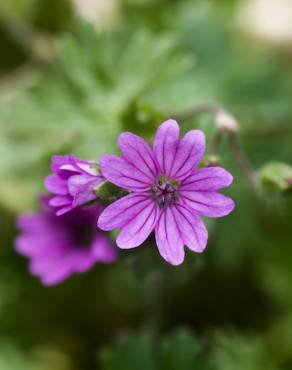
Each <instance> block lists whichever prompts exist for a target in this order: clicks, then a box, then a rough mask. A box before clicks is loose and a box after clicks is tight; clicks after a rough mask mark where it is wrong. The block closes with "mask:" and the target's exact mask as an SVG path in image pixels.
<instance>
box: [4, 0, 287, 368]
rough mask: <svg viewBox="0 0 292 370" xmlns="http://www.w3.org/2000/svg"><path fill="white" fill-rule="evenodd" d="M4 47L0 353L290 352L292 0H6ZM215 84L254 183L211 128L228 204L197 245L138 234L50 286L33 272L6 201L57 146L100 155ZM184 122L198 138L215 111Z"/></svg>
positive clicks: (81, 361)
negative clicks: (174, 244)
mask: <svg viewBox="0 0 292 370" xmlns="http://www.w3.org/2000/svg"><path fill="white" fill-rule="evenodd" d="M0 55H1V57H0V169H1V176H0V370H52V369H54V370H96V369H101V370H205V369H206V370H207V369H208V370H270V369H271V370H276V369H283V370H291V369H292V221H291V220H292V199H291V194H290V192H289V186H288V182H286V180H289V178H288V179H287V178H286V177H287V176H288V177H289V176H290V180H291V178H292V176H291V168H290V167H285V169H284V170H283V167H282V165H281V164H279V163H281V162H283V163H286V164H287V166H289V164H290V165H291V162H292V150H291V148H292V3H291V1H290V0H277V1H275V0H246V1H245V0H242V1H240V0H238V1H232V0H217V1H215V0H213V1H212V0H193V1H192V0H74V1H73V0H72V1H70V0H1V2H0ZM209 101H214V102H217V103H218V104H221V105H223V106H224V107H225V108H226V109H227V110H228V111H230V112H231V113H232V114H234V115H235V117H237V119H238V120H239V121H240V124H241V130H240V141H241V144H242V147H243V149H244V150H245V152H246V154H247V156H248V158H249V160H250V162H251V164H252V166H253V167H254V169H255V170H256V171H257V173H258V174H259V178H260V179H261V183H262V189H261V192H260V194H257V193H256V192H255V191H254V189H253V187H252V186H251V184H250V183H249V182H248V181H247V180H246V178H245V177H244V176H243V175H242V174H241V172H240V171H239V170H238V168H237V166H236V164H235V161H234V158H233V156H232V155H231V152H230V148H229V146H228V143H227V142H226V141H225V142H223V143H222V146H221V150H220V160H221V162H222V165H223V166H224V167H226V168H227V169H229V170H230V171H231V172H232V173H233V174H234V177H235V181H234V184H233V186H232V187H231V188H230V190H228V193H229V194H230V195H231V196H232V197H233V198H234V199H235V201H236V204H237V207H236V210H235V211H234V212H233V213H232V214H231V215H230V216H228V217H226V218H223V219H217V220H211V221H210V220H208V221H207V225H208V229H209V233H210V237H209V238H210V240H209V244H208V248H207V251H206V252H205V253H204V254H203V255H195V254H191V253H187V256H186V260H185V263H184V264H183V265H182V266H181V267H178V268H174V267H171V266H168V265H167V264H166V263H165V262H164V261H163V260H162V259H161V258H160V257H159V255H158V252H157V250H156V248H155V244H154V241H153V240H152V239H151V238H150V240H149V241H148V242H146V243H145V247H141V248H139V249H136V250H135V251H122V252H121V253H120V259H119V261H118V262H117V263H115V264H113V265H111V266H99V265H96V266H95V268H94V269H92V270H91V271H89V272H88V273H85V274H83V275H78V276H74V277H72V278H71V279H70V280H68V281H66V282H64V283H63V284H60V285H59V286H56V287H51V288H47V287H43V286H41V285H40V283H39V282H38V280H37V279H36V278H34V277H32V276H30V275H29V272H28V269H27V261H26V259H24V258H22V257H20V256H19V255H17V254H16V252H15V251H14V248H13V240H14V238H15V236H16V234H17V231H16V229H15V226H14V225H15V219H16V217H17V215H19V214H20V213H21V212H23V211H27V210H30V209H34V208H36V207H37V204H36V199H37V196H38V194H39V193H41V192H43V191H44V188H43V178H44V176H45V175H46V174H47V173H48V170H49V169H48V166H49V163H50V156H51V155H52V154H53V153H59V154H63V153H71V152H72V153H74V154H76V155H77V156H80V157H82V158H84V159H98V157H99V156H100V155H101V154H103V153H106V152H108V153H111V152H115V151H116V150H117V149H116V138H117V135H118V134H119V132H121V131H123V130H130V131H133V132H135V133H137V134H140V135H143V136H145V137H146V138H148V139H151V138H152V137H153V134H154V131H155V128H156V127H157V126H158V124H159V123H160V122H161V121H162V120H163V119H164V118H166V117H168V116H170V115H171V114H172V113H173V112H182V111H184V110H185V109H188V108H190V107H193V106H195V105H196V104H199V103H202V102H209ZM181 126H182V129H183V131H185V130H187V129H190V128H192V127H200V128H202V129H203V130H204V131H205V132H206V135H207V143H208V144H210V140H211V137H212V134H213V120H212V117H209V116H206V117H201V118H197V119H191V120H188V121H185V122H181ZM275 161H276V162H279V163H274V162H275ZM283 172H285V176H286V177H285V176H284V175H283ZM286 173H288V175H286ZM283 176H284V177H285V178H284V180H283ZM147 246H148V248H147Z"/></svg>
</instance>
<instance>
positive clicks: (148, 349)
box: [100, 333, 156, 370]
mask: <svg viewBox="0 0 292 370" xmlns="http://www.w3.org/2000/svg"><path fill="white" fill-rule="evenodd" d="M100 362H101V369H102V370H121V369H127V370H156V367H155V362H154V357H153V343H152V339H151V336H150V335H148V334H143V333H142V334H137V335H135V336H132V337H129V336H122V337H120V339H119V340H118V342H117V344H116V345H115V346H114V347H112V348H108V349H104V350H103V351H102V352H101V354H100Z"/></svg>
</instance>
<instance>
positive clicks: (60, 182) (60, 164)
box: [45, 155, 104, 216]
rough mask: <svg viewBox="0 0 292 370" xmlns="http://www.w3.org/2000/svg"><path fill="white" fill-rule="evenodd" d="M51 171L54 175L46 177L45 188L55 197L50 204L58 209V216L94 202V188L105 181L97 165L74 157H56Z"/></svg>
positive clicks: (53, 159)
mask: <svg viewBox="0 0 292 370" xmlns="http://www.w3.org/2000/svg"><path fill="white" fill-rule="evenodd" d="M51 169H52V171H53V172H54V174H52V175H49V176H47V177H46V179H45V187H46V188H47V190H48V191H50V192H51V193H53V194H54V195H55V196H54V197H52V198H51V199H50V201H49V204H50V206H52V207H56V208H57V212H56V214H57V216H60V215H62V214H64V213H66V212H68V211H71V210H72V209H73V208H75V207H77V206H81V205H84V204H86V203H88V202H90V201H92V200H94V199H95V198H96V195H95V194H94V188H95V187H96V186H97V185H99V184H100V183H101V182H102V181H104V178H103V177H102V176H101V175H100V174H99V173H98V172H97V163H94V162H89V161H83V160H80V159H78V158H76V157H75V156H73V155H54V156H53V157H52V165H51Z"/></svg>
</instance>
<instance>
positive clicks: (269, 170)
mask: <svg viewBox="0 0 292 370" xmlns="http://www.w3.org/2000/svg"><path fill="white" fill-rule="evenodd" d="M259 178H260V181H261V183H262V186H263V188H264V189H265V190H267V191H270V192H274V193H282V192H284V191H286V190H288V189H289V188H291V187H292V167H291V166H289V165H288V164H286V163H281V162H270V163H268V164H266V165H265V166H264V167H263V168H262V169H261V170H260V171H259Z"/></svg>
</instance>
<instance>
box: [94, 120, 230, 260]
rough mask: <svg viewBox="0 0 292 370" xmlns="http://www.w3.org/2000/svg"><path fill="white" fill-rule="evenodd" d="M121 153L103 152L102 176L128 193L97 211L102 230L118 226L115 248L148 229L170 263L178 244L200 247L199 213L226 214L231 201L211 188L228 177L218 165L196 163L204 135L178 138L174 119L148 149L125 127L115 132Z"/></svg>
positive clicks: (134, 242) (130, 244)
mask: <svg viewBox="0 0 292 370" xmlns="http://www.w3.org/2000/svg"><path fill="white" fill-rule="evenodd" d="M119 148H120V150H121V152H122V157H121V158H119V157H117V156H115V155H104V156H103V157H102V158H101V160H100V167H101V171H102V174H103V175H104V177H105V178H106V179H107V180H108V181H110V182H112V183H114V184H115V185H118V186H120V187H122V188H124V189H127V190H128V191H130V194H129V195H127V196H125V197H123V198H121V199H119V200H118V201H116V202H114V203H112V204H111V205H110V206H108V207H107V208H106V209H105V210H104V211H103V212H102V213H101V215H100V217H99V220H98V226H99V227H100V228H101V229H102V230H112V229H115V228H120V229H121V232H120V234H119V236H118V238H117V245H118V246H119V247H120V248H125V249H127V248H134V247H137V246H139V245H140V244H142V243H143V242H144V241H145V239H146V238H147V237H148V236H149V234H150V233H151V231H152V230H155V238H156V243H157V246H158V249H159V252H160V254H161V256H162V257H163V258H164V259H165V260H166V261H168V262H169V263H171V264H173V265H179V264H181V263H182V262H183V260H184V245H186V246H187V247H188V248H189V249H191V250H192V251H194V252H202V251H203V250H204V249H205V247H206V244H207V239H208V232H207V230H206V227H205V225H204V223H203V222H202V220H201V218H200V216H207V217H221V216H225V215H227V214H229V213H230V212H231V211H232V210H233V208H234V202H233V200H232V199H230V198H229V197H226V196H224V195H222V194H220V193H218V192H217V191H218V190H219V189H221V188H224V187H226V186H229V185H230V184H231V183H232V180H233V178H232V175H231V174H230V173H228V172H227V171H226V170H224V169H223V168H220V167H206V168H197V166H198V163H199V162H200V161H201V159H202V156H203V154H204V151H205V136H204V134H203V132H202V131H200V130H191V131H189V132H188V133H187V134H186V135H185V136H184V137H183V138H182V139H181V140H180V138H179V126H178V124H177V122H176V121H174V120H168V121H166V122H164V123H163V124H162V125H161V126H160V127H159V128H158V130H157V132H156V135H155V139H154V146H153V150H152V149H151V148H150V146H149V145H148V144H147V143H146V141H145V140H143V139H142V138H140V137H139V136H136V135H134V134H132V133H130V132H125V133H122V134H121V135H120V137H119Z"/></svg>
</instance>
